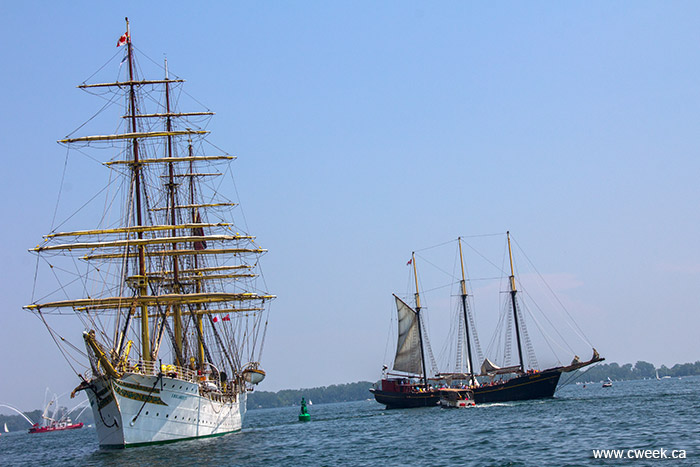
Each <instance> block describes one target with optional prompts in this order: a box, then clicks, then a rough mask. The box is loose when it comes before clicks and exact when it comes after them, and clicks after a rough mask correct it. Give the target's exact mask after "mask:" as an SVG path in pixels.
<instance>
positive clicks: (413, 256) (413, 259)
mask: <svg viewBox="0 0 700 467" xmlns="http://www.w3.org/2000/svg"><path fill="white" fill-rule="evenodd" d="M411 263H413V277H414V278H415V281H416V295H415V297H416V319H417V320H418V340H419V341H420V358H421V361H422V363H423V386H425V389H428V368H427V367H426V366H425V351H424V350H423V330H422V326H421V321H420V309H421V306H420V293H419V292H418V270H417V269H416V253H415V252H412V253H411Z"/></svg>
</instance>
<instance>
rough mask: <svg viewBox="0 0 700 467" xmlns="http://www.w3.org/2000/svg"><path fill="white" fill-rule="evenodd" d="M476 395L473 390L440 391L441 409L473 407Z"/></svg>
mask: <svg viewBox="0 0 700 467" xmlns="http://www.w3.org/2000/svg"><path fill="white" fill-rule="evenodd" d="M474 405H476V402H474V393H473V392H472V391H471V389H457V388H443V389H440V407H444V408H446V409H458V408H466V407H473V406H474Z"/></svg>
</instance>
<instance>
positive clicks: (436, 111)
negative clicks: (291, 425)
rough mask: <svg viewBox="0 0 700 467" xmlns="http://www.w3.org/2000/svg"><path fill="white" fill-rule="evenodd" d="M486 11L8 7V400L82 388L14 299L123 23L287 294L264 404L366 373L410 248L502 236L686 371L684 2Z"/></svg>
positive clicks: (613, 356) (692, 174)
mask: <svg viewBox="0 0 700 467" xmlns="http://www.w3.org/2000/svg"><path fill="white" fill-rule="evenodd" d="M491 3H492V2H482V3H475V2H433V3H431V4H428V3H425V2H410V1H385V2H364V1H352V2H321V1H319V2H204V3H203V4H200V5H196V6H195V4H194V3H193V2H174V1H170V2H166V3H163V4H160V3H157V2H130V1H120V2H109V3H107V2H104V3H98V2H70V3H65V4H63V3H61V2H6V3H5V4H3V8H2V11H3V26H4V27H3V42H4V44H3V48H2V52H1V53H2V63H3V66H2V70H3V72H2V74H1V75H0V83H1V85H2V89H3V93H2V97H1V98H0V99H2V100H1V102H2V109H3V112H2V117H0V118H1V119H2V125H1V126H0V128H2V129H1V130H0V131H1V132H2V142H3V154H4V156H3V161H4V167H5V169H4V171H5V176H4V177H3V180H4V182H3V183H2V184H1V185H0V190H2V191H1V194H2V199H3V200H4V203H3V213H2V219H3V222H4V228H3V229H2V233H1V234H0V235H2V243H3V245H4V248H3V249H2V265H3V267H2V272H1V274H2V280H0V287H1V295H2V297H3V299H4V303H3V310H2V313H1V314H0V343H1V347H0V349H1V352H0V355H2V359H0V362H1V363H0V373H1V374H2V375H3V376H2V378H0V402H7V403H10V404H14V405H17V406H19V407H20V408H22V409H33V408H36V407H38V406H39V405H40V404H41V402H42V400H43V397H44V391H45V388H46V387H47V386H49V387H51V389H52V390H54V391H56V392H59V393H60V392H65V391H69V390H71V389H72V388H73V387H74V386H75V385H76V384H77V383H78V379H77V378H76V377H75V375H74V374H72V372H71V371H70V368H69V367H68V366H67V364H66V363H65V361H64V360H63V358H62V357H61V356H60V354H59V353H58V351H57V350H56V347H55V345H54V344H53V342H52V341H51V338H50V336H49V334H48V333H47V331H46V330H45V328H44V327H43V325H42V324H41V323H40V322H39V320H38V319H37V318H36V317H35V316H33V315H32V314H30V313H28V312H25V311H23V310H22V309H21V307H22V306H23V305H25V304H27V303H29V301H30V299H31V294H32V281H33V277H34V266H35V261H34V257H33V256H32V255H30V254H29V253H28V252H27V249H28V248H31V247H33V246H34V245H36V244H37V243H38V242H39V241H41V236H42V234H45V233H47V232H48V230H49V229H50V227H51V224H52V222H51V219H52V216H53V212H54V208H55V197H56V194H57V193H58V188H59V183H60V174H61V172H62V170H63V167H64V162H65V149H64V148H62V147H61V146H59V145H57V144H56V140H57V139H59V138H61V137H63V136H65V135H66V134H68V133H69V132H71V131H73V130H74V129H75V128H76V127H77V126H79V125H80V124H81V123H82V122H83V121H85V120H86V119H87V118H89V117H90V116H91V115H92V114H93V113H94V112H95V111H96V110H97V109H98V108H99V106H100V105H101V103H99V102H96V101H95V100H94V98H91V97H90V96H88V95H86V94H85V93H82V92H81V91H79V90H77V89H76V88H75V86H76V85H77V84H80V83H81V82H82V81H83V80H85V79H87V78H88V77H89V76H90V75H92V73H93V72H94V71H95V70H97V69H98V68H99V67H100V66H102V65H103V64H104V63H106V62H107V61H108V60H109V59H110V58H111V57H112V56H113V55H114V54H115V53H116V48H115V44H116V40H117V39H118V38H119V36H120V35H121V34H122V33H123V32H124V16H129V18H130V20H131V27H132V37H133V41H134V44H135V45H136V47H137V48H138V49H139V50H141V51H143V52H145V53H146V54H147V55H148V56H149V57H151V58H153V59H154V60H161V59H162V57H163V54H167V57H168V62H169V64H170V67H171V69H172V70H173V71H174V72H175V73H176V74H177V75H179V76H181V77H184V78H185V79H187V84H186V88H185V89H186V90H187V92H188V93H189V94H191V95H193V96H195V97H196V98H197V99H198V100H199V101H201V102H203V103H205V104H206V105H207V106H208V107H210V108H211V109H212V110H214V111H215V112H216V113H217V115H216V117H215V118H214V120H213V122H212V124H211V126H210V128H209V129H211V130H212V132H213V134H212V136H211V138H210V140H211V141H212V142H214V143H215V144H216V145H217V146H219V147H222V148H225V149H226V150H228V151H230V152H231V153H233V154H236V155H237V156H238V160H237V161H236V162H235V163H234V166H233V168H234V171H235V179H236V183H237V189H238V191H239V193H240V197H241V201H242V206H243V210H244V212H245V217H246V220H247V223H248V226H249V227H250V231H251V233H253V234H254V235H256V236H257V238H258V241H259V243H260V245H262V246H263V247H264V248H267V249H269V251H270V252H269V254H268V255H267V256H265V257H264V263H263V267H264V272H265V277H266V280H267V284H268V287H269V290H270V292H272V293H274V294H276V295H277V296H278V297H279V298H278V299H277V300H276V301H275V302H274V305H273V308H272V313H271V319H270V327H269V331H268V334H267V340H266V348H265V353H264V355H263V366H264V368H265V369H266V371H267V372H268V378H267V379H266V380H265V382H264V383H263V384H262V385H261V386H260V389H261V390H279V389H282V388H298V387H311V386H319V385H327V384H333V383H343V382H351V381H357V380H361V379H365V380H375V379H377V378H378V377H379V375H380V370H381V366H382V364H383V363H389V362H388V361H386V360H387V359H390V357H391V355H390V354H391V352H388V353H387V351H386V349H387V348H389V349H390V350H391V348H392V347H393V345H395V344H393V343H389V344H388V336H389V335H390V334H389V333H390V332H392V331H393V329H392V328H391V327H392V325H395V324H394V323H393V322H392V321H391V319H392V316H393V314H394V313H395V311H394V309H393V302H392V300H393V298H392V296H391V294H392V293H393V292H396V293H400V294H404V293H406V291H407V290H408V289H407V278H408V268H407V267H406V261H407V260H408V259H409V258H410V254H411V251H413V250H419V249H423V248H425V247H429V246H431V245H435V244H439V243H442V242H445V241H449V240H451V239H455V238H456V237H457V236H459V235H475V234H484V233H494V232H502V233H504V232H505V231H506V230H510V231H511V232H513V234H514V237H515V238H516V239H517V241H518V245H520V246H522V248H523V249H524V251H525V252H526V253H527V255H528V257H529V258H530V259H532V261H533V262H534V263H535V265H536V266H537V269H538V271H539V272H540V273H541V274H542V275H543V276H545V277H547V278H548V282H549V285H550V286H551V287H552V288H553V289H555V291H556V292H557V294H558V295H559V297H560V299H561V300H562V302H563V303H565V304H566V306H567V310H568V311H569V313H571V314H572V315H573V316H574V317H575V318H576V322H577V323H578V325H579V326H580V327H581V328H582V329H583V331H584V332H585V334H586V335H587V336H588V338H589V339H590V340H591V341H592V342H593V344H594V345H595V346H596V347H597V349H598V350H599V351H600V353H601V354H602V355H603V356H605V357H607V358H608V360H609V361H616V362H619V363H625V362H632V363H634V362H636V361H637V360H646V361H650V362H652V363H654V364H656V365H660V364H667V365H670V364H673V363H676V362H687V361H696V360H698V359H700V350H699V348H698V344H697V330H698V329H699V328H700V313H698V311H699V310H698V308H699V306H698V303H699V302H700V300H699V298H698V285H697V283H698V280H699V279H700V250H699V248H698V246H697V240H698V238H700V236H699V234H700V223H699V219H698V217H699V214H698V212H699V211H698V207H699V201H700V187H699V186H698V180H699V179H700V177H699V176H700V162H698V157H697V155H698V153H699V152H700V132H699V131H698V129H699V128H700V29H699V28H698V21H699V20H700V4H698V3H697V2H641V1H635V2H565V3H562V2H497V5H492V4H491ZM115 125H116V124H115ZM106 130H109V129H106ZM72 162H73V161H72V160H71V165H70V167H69V169H73V170H80V168H79V166H78V165H77V162H78V159H76V160H75V162H76V164H75V165H73V164H72ZM107 176H108V174H107V171H106V170H105V177H107ZM67 189H68V190H72V195H76V196H77V198H80V196H78V195H80V194H82V193H81V187H80V186H75V185H73V186H71V187H67ZM232 189H233V187H231V190H232ZM222 191H226V188H225V187H224V188H223V189H222ZM92 194H93V191H90V192H89V193H85V196H86V197H88V196H92ZM98 214H99V213H96V215H98ZM87 227H90V226H86V228H87ZM502 240H503V239H502V238H501V240H500V241H501V243H500V244H499V246H498V249H497V250H496V257H497V258H499V259H500V255H502ZM426 254H428V253H426ZM426 259H427V258H426ZM450 261H452V259H450ZM452 267H453V264H452V263H451V262H450V263H449V264H448V265H447V266H446V269H448V270H450V271H451V270H452ZM447 290H448V291H449V289H447ZM494 293H495V294H497V293H498V290H497V289H496V290H494ZM435 300H437V299H435ZM477 303H478V302H477ZM430 304H432V305H433V306H429V310H430V311H431V312H434V313H438V312H439V307H438V306H437V301H433V302H430ZM430 304H429V305H430ZM494 312H496V313H497V310H496V311H494V310H491V309H485V310H482V309H479V308H478V307H477V309H476V313H477V320H478V321H479V320H482V321H485V322H487V321H488V318H487V317H485V316H487V315H489V314H490V313H491V314H492V313H494ZM66 319H70V318H66ZM442 319H443V317H441V316H439V315H438V314H432V315H431V316H430V322H431V326H435V327H437V326H436V325H435V323H436V322H438V321H440V320H442ZM489 332H490V331H489V330H488V329H485V330H484V331H483V333H485V335H481V336H480V337H481V340H482V346H484V347H485V346H486V343H488V341H489V340H490V335H489ZM73 337H74V341H75V342H76V343H77V344H79V345H82V344H81V341H80V337H79V335H77V336H73ZM432 339H433V347H434V348H435V351H436V353H438V350H439V348H440V347H441V346H442V343H441V342H439V337H437V336H433V337H432ZM578 349H581V350H578ZM576 350H577V352H580V353H581V356H582V357H588V355H589V352H590V349H588V348H587V347H586V346H585V345H584V346H582V347H581V346H579V347H576ZM562 358H566V359H569V358H571V355H569V356H567V355H566V354H564V355H563V356H562ZM541 360H544V359H543V358H541ZM540 363H543V364H544V363H547V362H546V361H541V362H540ZM368 396H369V393H368Z"/></svg>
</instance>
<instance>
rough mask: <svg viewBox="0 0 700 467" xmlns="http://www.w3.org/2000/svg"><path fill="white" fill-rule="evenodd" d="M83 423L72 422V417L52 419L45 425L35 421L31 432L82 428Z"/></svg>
mask: <svg viewBox="0 0 700 467" xmlns="http://www.w3.org/2000/svg"><path fill="white" fill-rule="evenodd" d="M82 427H83V424H82V422H81V423H73V422H71V419H70V418H67V419H64V420H59V421H55V420H50V421H49V423H47V424H45V425H40V424H39V423H35V424H34V425H32V427H31V428H30V429H29V432H30V433H48V432H49V431H61V430H75V429H77V428H82Z"/></svg>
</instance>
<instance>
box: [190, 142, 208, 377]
mask: <svg viewBox="0 0 700 467" xmlns="http://www.w3.org/2000/svg"><path fill="white" fill-rule="evenodd" d="M187 150H188V156H189V157H192V154H193V153H192V141H191V140H190V141H189V144H188V146H187ZM189 178H190V204H191V205H192V219H191V222H192V223H193V224H196V223H201V219H200V218H198V217H199V216H198V215H197V208H196V207H194V206H195V202H194V200H195V198H194V161H192V160H190V177H189ZM198 268H199V259H198V255H194V269H195V270H197V269H198ZM195 287H196V290H195V291H196V292H197V293H201V292H202V281H201V280H199V279H195ZM199 309H200V305H197V310H199ZM197 344H198V345H197V357H198V358H199V369H200V370H204V324H203V322H202V314H201V313H197Z"/></svg>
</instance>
